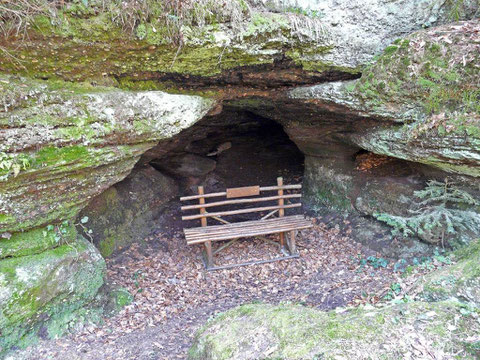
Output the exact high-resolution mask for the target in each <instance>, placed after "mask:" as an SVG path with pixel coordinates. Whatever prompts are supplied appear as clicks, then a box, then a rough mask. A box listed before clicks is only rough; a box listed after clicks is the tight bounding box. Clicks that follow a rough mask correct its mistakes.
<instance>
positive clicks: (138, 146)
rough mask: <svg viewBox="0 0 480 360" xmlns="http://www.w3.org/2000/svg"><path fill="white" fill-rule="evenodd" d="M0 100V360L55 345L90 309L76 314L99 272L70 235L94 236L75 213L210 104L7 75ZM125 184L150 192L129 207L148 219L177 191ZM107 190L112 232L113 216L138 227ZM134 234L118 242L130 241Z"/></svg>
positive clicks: (140, 179) (92, 255)
mask: <svg viewBox="0 0 480 360" xmlns="http://www.w3.org/2000/svg"><path fill="white" fill-rule="evenodd" d="M0 94H1V96H0V104H1V106H0V109H1V110H0V353H1V352H4V351H6V350H8V349H9V348H10V347H11V346H13V345H14V344H16V343H20V344H21V342H22V341H23V340H25V342H27V341H28V339H30V338H31V337H30V335H32V336H33V335H35V334H39V335H40V336H42V337H45V336H48V337H54V336H56V335H58V334H60V333H62V332H63V330H64V329H65V327H66V326H67V325H68V324H69V323H70V322H72V321H74V320H76V312H77V310H78V311H80V312H86V311H87V310H85V309H84V308H83V307H84V306H86V305H88V304H89V303H90V302H91V301H92V299H93V298H94V296H95V294H96V292H97V290H98V288H99V287H100V286H101V285H102V283H103V276H104V268H105V264H104V261H103V259H102V257H101V255H100V253H99V252H98V251H97V250H96V248H95V247H94V246H93V245H92V244H90V243H88V242H86V241H85V240H84V239H82V238H78V237H77V230H76V228H75V225H76V226H78V227H79V228H82V229H85V230H86V233H85V235H86V236H87V235H89V236H91V234H90V231H88V226H90V224H88V223H87V222H86V221H85V220H86V218H85V217H82V218H80V219H78V220H75V219H76V218H77V216H78V214H79V213H80V211H81V210H82V209H83V208H84V207H85V206H86V205H87V204H88V203H89V202H90V201H91V200H92V199H93V198H94V197H95V196H97V195H99V194H101V193H102V192H103V191H105V190H106V189H108V188H110V187H111V186H112V185H113V184H115V183H117V182H119V181H121V180H122V179H124V178H125V177H126V176H127V175H128V174H129V173H130V172H131V170H132V168H133V167H134V165H135V163H136V162H137V161H138V160H139V158H140V156H141V155H142V154H143V153H144V152H145V151H147V150H148V149H150V148H152V147H153V146H155V145H156V144H157V143H158V142H159V141H160V140H162V139H167V138H170V137H172V136H174V135H175V134H177V133H178V132H180V131H181V130H182V129H184V128H186V127H189V126H190V125H192V124H193V123H195V122H196V121H198V120H199V119H200V118H202V117H203V116H204V115H205V114H206V113H207V112H208V111H209V109H210V108H211V107H212V106H214V103H213V101H212V100H209V99H205V98H202V97H199V96H186V95H170V94H166V93H163V92H124V91H119V90H118V89H113V88H104V87H93V86H91V85H85V84H71V83H65V82H58V81H34V80H31V79H26V78H19V77H13V76H4V75H0ZM155 176H156V177H155ZM127 183H128V184H133V185H132V186H133V188H135V189H136V194H133V195H135V196H137V197H140V196H145V197H148V195H149V193H148V192H146V191H144V190H145V189H144V188H145V186H148V185H151V186H153V188H152V189H151V192H150V194H151V195H152V198H150V203H149V202H148V201H144V203H143V204H142V203H140V202H136V205H137V210H138V214H137V215H140V214H142V215H145V216H146V217H150V218H151V217H153V216H154V215H153V214H152V213H153V212H154V211H155V206H157V205H155V206H153V205H152V200H153V199H154V197H155V196H158V197H159V198H160V199H162V201H167V199H170V198H171V196H173V194H174V193H175V186H174V185H173V183H172V181H171V180H169V179H167V178H165V177H164V176H161V175H160V174H157V172H156V171H155V170H154V169H150V172H149V171H148V170H145V171H143V172H141V173H140V174H139V175H138V176H137V177H136V178H133V179H129V180H128V181H127ZM110 192H115V193H119V194H120V195H121V196H122V198H121V200H118V199H117V201H118V202H117V203H115V204H114V205H118V208H117V209H115V208H111V209H108V210H110V211H111V212H110V214H109V215H105V218H106V219H107V220H106V221H109V220H110V219H113V220H112V222H113V224H112V225H114V224H115V223H114V220H118V217H117V218H116V217H115V216H118V214H120V216H126V215H128V214H130V215H132V216H131V220H132V221H133V223H134V224H136V225H137V226H138V227H139V228H141V226H142V223H141V221H137V222H135V220H136V219H135V216H134V214H133V213H132V211H133V208H134V206H133V205H132V204H131V203H135V199H133V198H132V194H129V193H128V194H127V192H128V185H124V186H123V187H122V186H119V188H118V189H112V190H110ZM142 192H143V193H142ZM144 200H145V199H144ZM157 200H158V199H157ZM129 202H130V203H129ZM121 205H123V206H124V208H122V207H121ZM150 205H151V206H150ZM125 207H131V209H128V210H127V209H126V208H125ZM115 210H117V211H118V212H117V213H115ZM122 211H123V212H122ZM127 211H129V212H130V213H128V214H127ZM126 217H127V218H128V216H126ZM105 218H104V219H105ZM100 219H101V217H99V218H98V219H96V220H97V221H92V225H95V229H96V230H97V231H98V232H100V230H102V229H103V228H102V226H103V225H105V223H102V221H101V220H100ZM125 220H126V219H122V220H121V221H125ZM116 225H117V226H118V227H119V229H120V228H121V227H122V226H123V228H125V227H128V225H126V224H125V223H124V222H123V223H117V224H116ZM92 227H93V226H92ZM113 230H114V227H113V226H112V229H110V231H113ZM132 230H135V227H132V228H131V229H129V231H130V232H128V231H127V232H125V233H124V234H123V236H124V238H122V235H119V234H117V236H116V237H115V239H119V238H120V239H121V241H118V243H119V244H120V245H121V244H122V241H125V242H128V241H129V239H128V235H130V236H132V233H131V231H132ZM111 236H112V234H110V233H107V234H105V233H100V234H99V238H98V240H97V242H100V243H101V244H107V245H110V243H109V242H108V241H110V240H109V239H111ZM105 240H106V241H105ZM102 241H103V242H102ZM107 245H103V246H100V248H101V249H102V251H103V252H106V253H107V255H108V253H111V251H113V250H115V249H116V248H118V247H119V246H120V245H115V244H113V245H111V246H110V247H108V246H107Z"/></svg>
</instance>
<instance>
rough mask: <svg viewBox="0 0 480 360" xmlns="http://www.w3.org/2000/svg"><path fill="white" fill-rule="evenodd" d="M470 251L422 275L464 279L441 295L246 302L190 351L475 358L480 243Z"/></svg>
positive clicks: (213, 324) (232, 355) (222, 355)
mask: <svg viewBox="0 0 480 360" xmlns="http://www.w3.org/2000/svg"><path fill="white" fill-rule="evenodd" d="M465 253H466V254H468V255H467V256H466V257H465V258H464V259H462V260H461V261H460V262H459V263H458V264H456V265H453V266H451V267H447V268H444V269H443V270H441V271H440V272H439V273H436V274H433V276H432V277H431V278H430V279H428V280H427V281H426V282H424V281H422V284H423V286H425V288H427V286H431V285H432V284H435V285H434V286H436V287H437V288H440V289H442V286H443V284H442V283H441V281H440V280H441V279H444V281H448V279H451V278H455V279H457V280H458V282H457V283H455V282H454V281H453V282H452V283H455V284H456V285H455V286H454V288H455V289H451V290H452V291H449V290H446V289H448V286H449V285H446V287H445V290H444V291H443V293H442V294H443V295H444V296H443V297H441V299H440V300H441V301H436V302H426V301H414V302H409V303H402V304H396V305H395V304H390V305H385V306H384V307H379V308H374V307H372V306H366V307H363V308H362V307H360V308H356V309H339V310H337V311H330V312H322V311H318V310H314V309H311V308H306V307H302V306H296V305H279V306H272V305H243V306H240V307H238V308H236V309H233V310H230V311H228V312H226V313H224V314H221V315H219V316H218V317H217V318H216V319H213V320H212V321H210V322H208V323H207V324H206V326H205V327H204V328H202V329H201V330H200V331H199V332H198V333H197V337H196V340H195V343H194V345H193V347H192V348H191V350H190V352H189V358H190V359H245V360H246V359H261V358H275V359H314V358H349V359H350V358H351V359H369V358H371V357H372V354H375V357H377V358H385V359H398V358H408V357H412V358H415V357H416V356H417V355H418V356H420V354H421V353H428V354H430V355H432V354H434V355H435V356H436V357H439V358H454V357H461V358H468V359H469V358H472V359H473V358H476V357H478V356H479V355H480V352H479V341H478V336H477V335H478V332H479V331H480V325H479V322H478V316H479V311H480V310H479V308H478V299H479V298H478V290H479V283H478V278H479V276H480V273H479V272H478V271H477V270H478V265H476V264H477V263H478V258H479V253H478V244H476V245H473V247H470V248H468V249H466V251H465ZM472 265H473V267H472ZM446 276H447V277H446ZM464 276H465V280H464ZM455 298H457V299H455ZM437 300H438V299H437ZM416 351H418V353H416ZM414 354H416V355H414Z"/></svg>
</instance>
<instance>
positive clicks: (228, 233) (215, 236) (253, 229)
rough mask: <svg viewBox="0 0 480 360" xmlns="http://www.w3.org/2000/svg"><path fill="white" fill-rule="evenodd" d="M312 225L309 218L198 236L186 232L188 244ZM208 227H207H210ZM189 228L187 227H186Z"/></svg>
mask: <svg viewBox="0 0 480 360" xmlns="http://www.w3.org/2000/svg"><path fill="white" fill-rule="evenodd" d="M228 226H229V225H221V227H223V228H226V227H228ZM310 227H312V223H311V222H310V221H307V220H303V222H301V223H292V224H280V225H279V224H277V225H273V226H272V225H268V226H267V225H264V226H258V225H257V226H252V227H246V228H244V229H242V230H240V229H236V230H235V231H224V232H223V233H219V234H209V233H204V234H199V235H196V236H190V235H187V233H186V234H185V238H186V239H187V244H188V245H193V244H200V243H203V242H205V241H220V240H230V239H235V238H238V237H253V236H259V235H267V234H276V233H282V232H286V231H291V230H301V229H308V228H310ZM208 228H209V227H206V228H205V229H208ZM186 230H187V229H186Z"/></svg>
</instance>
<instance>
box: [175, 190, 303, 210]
mask: <svg viewBox="0 0 480 360" xmlns="http://www.w3.org/2000/svg"><path fill="white" fill-rule="evenodd" d="M301 197H302V194H290V195H283V196H278V195H277V196H267V197H263V198H254V199H237V200H225V201H216V202H212V203H206V204H203V205H186V206H182V207H181V209H182V210H183V211H185V210H193V209H200V208H208V207H214V206H223V205H235V204H248V203H255V202H262V201H271V200H278V199H295V198H301Z"/></svg>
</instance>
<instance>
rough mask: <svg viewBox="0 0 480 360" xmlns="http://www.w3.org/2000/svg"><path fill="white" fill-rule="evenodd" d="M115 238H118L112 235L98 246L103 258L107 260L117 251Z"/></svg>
mask: <svg viewBox="0 0 480 360" xmlns="http://www.w3.org/2000/svg"><path fill="white" fill-rule="evenodd" d="M115 238H116V236H115V235H111V236H109V237H107V238H105V239H104V240H102V241H101V242H100V243H99V244H98V248H99V250H100V254H102V256H103V257H105V258H106V257H109V256H110V255H112V254H113V252H114V251H115V247H116V246H115Z"/></svg>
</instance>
